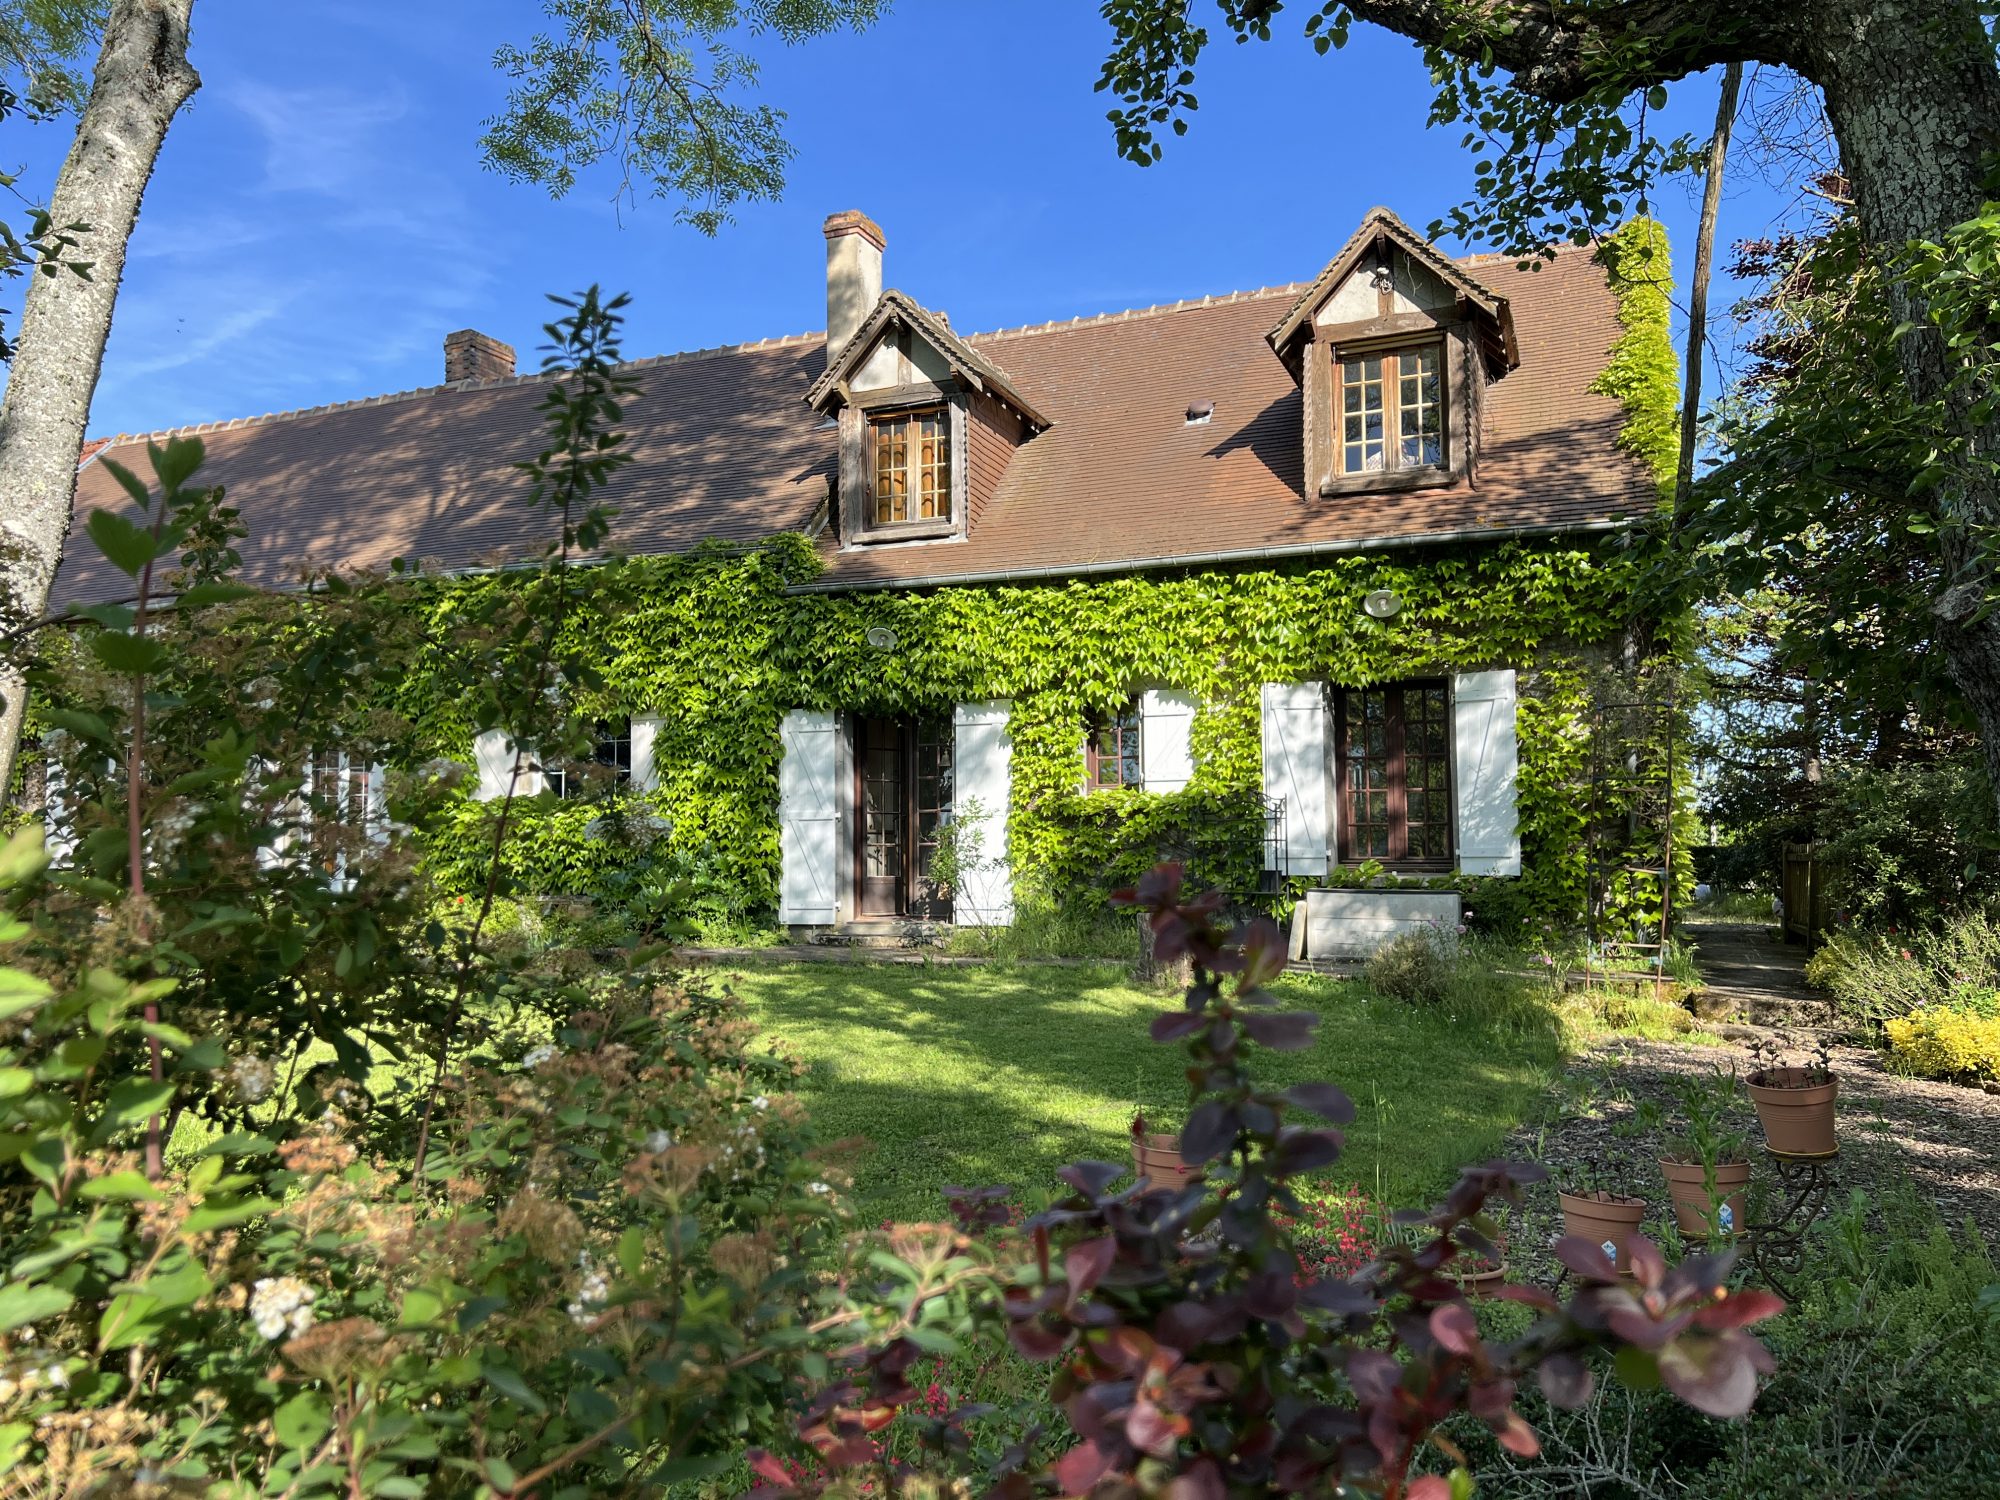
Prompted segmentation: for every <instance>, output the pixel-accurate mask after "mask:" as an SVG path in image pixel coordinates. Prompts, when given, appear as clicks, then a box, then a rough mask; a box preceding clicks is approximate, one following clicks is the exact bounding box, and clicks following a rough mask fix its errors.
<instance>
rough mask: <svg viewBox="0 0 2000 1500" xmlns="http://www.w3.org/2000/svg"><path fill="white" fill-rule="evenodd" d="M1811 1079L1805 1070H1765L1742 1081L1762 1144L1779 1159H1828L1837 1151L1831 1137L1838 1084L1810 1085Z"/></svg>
mask: <svg viewBox="0 0 2000 1500" xmlns="http://www.w3.org/2000/svg"><path fill="white" fill-rule="evenodd" d="M1811 1077H1812V1074H1811V1072H1810V1071H1809V1070H1807V1069H1805V1068H1765V1069H1764V1070H1763V1071H1762V1072H1758V1073H1752V1074H1751V1075H1750V1076H1749V1077H1748V1078H1747V1079H1745V1080H1744V1087H1745V1088H1747V1089H1749V1090H1750V1100H1751V1102H1752V1103H1753V1104H1755V1105H1756V1106H1757V1123H1758V1124H1760V1125H1762V1126H1763V1127H1764V1141H1765V1144H1767V1145H1768V1146H1770V1148H1771V1149H1772V1150H1773V1151H1775V1152H1776V1153H1777V1154H1778V1155H1780V1156H1831V1155H1833V1154H1834V1152H1836V1151H1838V1150H1839V1149H1840V1142H1839V1141H1838V1140H1836V1139H1835V1138H1834V1134H1833V1101H1834V1098H1835V1097H1836V1096H1837V1095H1838V1094H1839V1093H1840V1080H1839V1079H1838V1078H1829V1079H1828V1080H1827V1081H1826V1082H1825V1083H1812V1082H1810V1081H1809V1080H1810V1079H1811Z"/></svg>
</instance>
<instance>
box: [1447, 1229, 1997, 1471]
mask: <svg viewBox="0 0 2000 1500" xmlns="http://www.w3.org/2000/svg"><path fill="white" fill-rule="evenodd" d="M1996 1278H2000V1271H1996V1269H1995V1266H1994V1263H1993V1260H1992V1258H1991V1252H1990V1250H1989V1249H1988V1247H1986V1246H1985V1245H1984V1244H1983V1243H1982V1242H1981V1240H1980V1239H1979V1236H1978V1234H1977V1232H1976V1231H1975V1230H1973V1229H1972V1228H1971V1227H1970V1226H1966V1227H1965V1228H1964V1229H1963V1230H1962V1231H1961V1232H1960V1233H1959V1234H1956V1235H1954V1234H1950V1233H1948V1232H1947V1231H1946V1230H1945V1228H1944V1227H1943V1225H1942V1224H1940V1223H1939V1222H1938V1219H1937V1216H1936V1213H1935V1211H1934V1210H1932V1209H1931V1208H1930V1207H1929V1206H1928V1205H1926V1204H1925V1203H1923V1202H1922V1201H1921V1200H1919V1199H1917V1198H1915V1197H1914V1195H1910V1194H1900V1193H1899V1194H1897V1195H1894V1196H1892V1197H1890V1198H1888V1199H1887V1200H1886V1201H1882V1202H1871V1201H1869V1200H1867V1199H1865V1198H1862V1197H1861V1196H1860V1195H1856V1197H1855V1198H1854V1199H1853V1200H1851V1201H1850V1202H1849V1203H1848V1204H1847V1205H1845V1206H1844V1207H1841V1208H1836V1210H1835V1211H1834V1212H1833V1213H1832V1214H1831V1215H1829V1217H1828V1219H1827V1220H1826V1221H1825V1222H1823V1223H1822V1225H1821V1226H1820V1228H1819V1229H1818V1231H1816V1232H1815V1233H1814V1235H1813V1236H1812V1239H1811V1241H1810V1243H1809V1250H1808V1255H1807V1258H1806V1262H1805V1265H1804V1268H1803V1269H1802V1271H1801V1272H1800V1274H1799V1276H1798V1277H1797V1278H1796V1281H1795V1282H1794V1286H1795V1289H1796V1291H1797V1293H1798V1296H1797V1299H1796V1300H1795V1301H1794V1303H1793V1305H1792V1307H1791V1308H1790V1309H1789V1310H1788V1311H1787V1312H1786V1313H1785V1315H1784V1316H1783V1317H1781V1318H1779V1319H1778V1320H1777V1321H1776V1322H1774V1323H1773V1324H1771V1325H1770V1333H1769V1343H1770V1345H1771V1351H1772V1354H1773V1356H1774V1358H1775V1359H1776V1362H1777V1370H1776V1373H1775V1374H1774V1375H1773V1377H1772V1379H1771V1383H1770V1385H1769V1386H1768V1387H1767V1389H1766V1390H1765V1392H1764V1394H1763V1395H1762V1396H1761V1397H1760V1398H1759V1400H1758V1403H1757V1407H1756V1409H1755V1410H1754V1411H1752V1412H1751V1413H1750V1414H1749V1415H1748V1416H1747V1417H1745V1418H1744V1419H1742V1420H1741V1421H1738V1422H1729V1423H1723V1422H1717V1421H1713V1420H1710V1419H1708V1418H1705V1417H1702V1416H1701V1415H1699V1414H1698V1413H1695V1412H1691V1411H1689V1410H1688V1409H1687V1408H1686V1407H1685V1406H1682V1405H1681V1404H1679V1403H1677V1402H1675V1401H1673V1400H1671V1399H1669V1398H1668V1397H1667V1396H1666V1395H1665V1393H1664V1392H1660V1391H1657V1390H1655V1391H1650V1392H1645V1391H1632V1390H1630V1389H1627V1388H1624V1387H1620V1386H1613V1385H1609V1384H1607V1385H1605V1386H1603V1387H1600V1388H1599V1390H1598V1391H1597V1392H1596V1394H1595V1395H1594V1396H1593V1398H1592V1400H1591V1402H1590V1404H1589V1405H1588V1406H1587V1407H1585V1408H1584V1409H1582V1410H1580V1411H1577V1412H1574V1413H1568V1412H1562V1411H1558V1410H1556V1409H1554V1408H1552V1407H1550V1406H1549V1405H1548V1404H1547V1403H1546V1402H1545V1401H1542V1400H1540V1399H1538V1398H1536V1399H1531V1400H1530V1401H1529V1402H1528V1403H1527V1405H1528V1407H1529V1415H1530V1419H1531V1420H1532V1421H1533V1422H1534V1423H1535V1425H1536V1428H1537V1430H1538V1431H1539V1432H1540V1434H1541V1437H1542V1444H1543V1448H1542V1452H1541V1454H1540V1455H1538V1456H1537V1457H1536V1458H1534V1459H1531V1460H1526V1461H1509V1460H1506V1459H1504V1458H1502V1457H1501V1456H1500V1455H1498V1454H1497V1453H1495V1454H1492V1456H1491V1462H1492V1463H1493V1464H1494V1465H1495V1472H1493V1473H1492V1474H1491V1475H1490V1478H1489V1480H1488V1481H1487V1483H1486V1484H1483V1485H1482V1486H1481V1492H1482V1493H1484V1492H1485V1491H1486V1490H1487V1489H1488V1488H1490V1489H1491V1491H1492V1492H1493V1493H1494V1494H1496V1495H1517V1494H1518V1495H1549V1496H1554V1495H1565V1496H1567V1495H1585V1494H1587V1495H1590V1496H1593V1497H1595V1496H1632V1497H1636V1496H1652V1495H1668V1494H1676V1495H1678V1494H1694V1495H1706V1496H1712V1497H1715V1500H1829V1497H1832V1496H1840V1497H1844V1500H1845V1497H1868V1500H1890V1497H1902V1496H1923V1497H1924V1500H1974V1497H1982V1500H1983V1497H1988V1496H1990V1495H1991V1494H1992V1493H1993V1486H1992V1477H1991V1463H1992V1460H1991V1451H1990V1441H1991V1440H1990V1433H1991V1429H1992V1423H1993V1421H1994V1420H1995V1416H1996V1414H2000V1299H1996V1290H1995V1289H1994V1287H1993V1283H1994V1282H1995V1280H1996ZM1519 1318H1520V1315H1519V1314H1518V1313H1517V1312H1516V1311H1515V1310H1513V1309H1492V1310H1490V1311H1488V1312H1483V1313H1482V1315H1481V1321H1482V1322H1485V1321H1487V1320H1488V1319H1491V1320H1492V1321H1494V1322H1495V1324H1496V1325H1498V1326H1512V1325H1513V1324H1515V1323H1517V1322H1518V1321H1519ZM1453 1435H1454V1436H1455V1437H1463V1438H1464V1439H1465V1440H1466V1442H1467V1443H1468V1444H1469V1445H1470V1446H1471V1449H1472V1452H1473V1453H1474V1455H1475V1457H1476V1458H1485V1457H1487V1455H1488V1453H1489V1452H1490V1451H1491V1450H1490V1449H1489V1448H1488V1446H1487V1445H1488V1442H1489V1440H1488V1439H1487V1438H1486V1437H1485V1435H1484V1434H1482V1433H1480V1432H1478V1431H1477V1430H1475V1429H1472V1428H1471V1427H1470V1424H1461V1426H1460V1427H1458V1428H1455V1429H1454V1432H1453ZM1481 1467H1482V1468H1483V1467H1484V1465H1483V1464H1482V1465H1481Z"/></svg>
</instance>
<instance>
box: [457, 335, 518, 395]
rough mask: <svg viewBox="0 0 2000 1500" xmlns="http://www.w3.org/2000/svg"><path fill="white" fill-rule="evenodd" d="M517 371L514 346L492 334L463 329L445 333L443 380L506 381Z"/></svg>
mask: <svg viewBox="0 0 2000 1500" xmlns="http://www.w3.org/2000/svg"><path fill="white" fill-rule="evenodd" d="M513 373H514V346H513V345H512V344H503V343H501V342H500V340H498V339H496V338H495V337H493V335H492V334H490V333H481V332H480V331H479V330H478V329H476V328H461V329H459V330H458V332H456V333H448V334H446V335H445V336H444V383H445V384H446V385H457V384H458V383H459V382H460V381H463V380H505V379H507V378H508V377H509V376H511V375H512V374H513Z"/></svg>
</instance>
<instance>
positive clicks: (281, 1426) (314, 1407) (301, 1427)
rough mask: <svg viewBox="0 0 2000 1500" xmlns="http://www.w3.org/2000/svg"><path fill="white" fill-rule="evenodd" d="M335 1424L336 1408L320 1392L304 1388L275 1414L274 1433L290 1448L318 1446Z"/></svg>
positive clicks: (301, 1449)
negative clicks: (334, 1412)
mask: <svg viewBox="0 0 2000 1500" xmlns="http://www.w3.org/2000/svg"><path fill="white" fill-rule="evenodd" d="M332 1425H333V1408H332V1407H330V1406H328V1405H327V1402H326V1397H324V1396H322V1395H321V1394H320V1393H319V1392H318V1391H300V1392H299V1393H298V1394H297V1395H296V1396H294V1397H292V1399H291V1400H289V1401H287V1402H286V1403H285V1404H284V1405H283V1406H280V1407H279V1408H278V1409H277V1410H276V1411H274V1412H272V1413H271V1432H272V1434H273V1435H274V1436H275V1437H276V1438H277V1439H278V1441H279V1442H281V1443H283V1444H284V1445H285V1446H286V1447H287V1448H290V1449H292V1450H293V1451H295V1452H301V1453H303V1452H306V1451H307V1450H309V1449H312V1448H315V1447H317V1446H318V1445H319V1442H320V1440H321V1439H322V1438H324V1437H325V1436H326V1434H327V1429H328V1428H330V1427H331V1426H332Z"/></svg>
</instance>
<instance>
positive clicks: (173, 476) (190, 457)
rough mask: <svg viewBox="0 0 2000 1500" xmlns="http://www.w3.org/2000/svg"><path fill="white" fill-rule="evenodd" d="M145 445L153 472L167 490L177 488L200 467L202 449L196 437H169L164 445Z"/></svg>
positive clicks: (202, 454)
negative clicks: (151, 461) (150, 458)
mask: <svg viewBox="0 0 2000 1500" xmlns="http://www.w3.org/2000/svg"><path fill="white" fill-rule="evenodd" d="M146 446H147V452H148V454H149V455H150V456H151V457H152V460H153V472H154V473H155V474H157V475H159V476H160V483H161V485H162V486H163V487H164V488H166V489H168V490H177V489H179V488H180V487H181V486H182V485H184V484H186V483H187V482H188V480H189V479H191V478H193V477H194V471H195V470H196V469H199V468H200V467H201V463H202V458H203V456H204V450H203V448H202V442H201V439H200V438H198V437H170V438H168V439H167V441H166V443H165V444H164V445H162V444H159V443H149V444H147V445H146Z"/></svg>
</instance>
